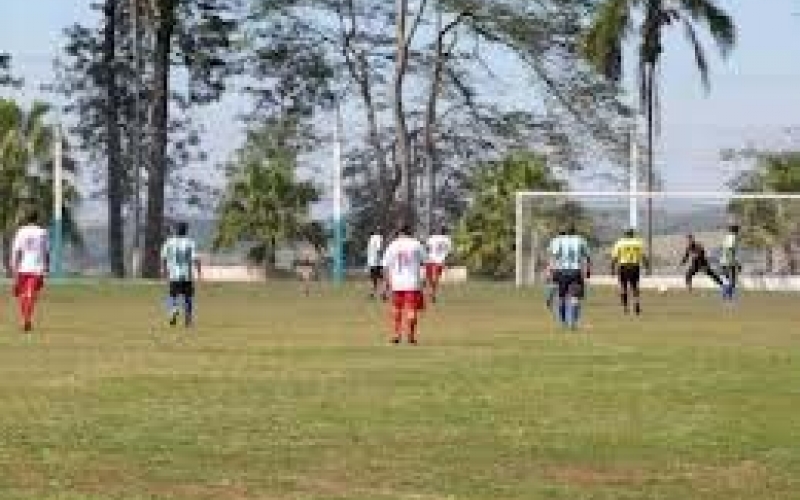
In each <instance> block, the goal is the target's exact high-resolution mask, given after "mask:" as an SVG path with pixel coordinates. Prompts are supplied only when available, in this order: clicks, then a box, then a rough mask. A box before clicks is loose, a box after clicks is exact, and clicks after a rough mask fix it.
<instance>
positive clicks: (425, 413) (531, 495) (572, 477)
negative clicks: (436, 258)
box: [0, 284, 800, 500]
mask: <svg viewBox="0 0 800 500" xmlns="http://www.w3.org/2000/svg"><path fill="white" fill-rule="evenodd" d="M542 302H543V300H542V298H541V294H540V293H538V292H536V291H526V292H517V291H514V290H512V289H510V288H508V287H501V286H490V285H485V286H470V287H467V288H449V289H446V290H445V291H444V294H443V300H442V301H441V303H439V304H436V305H435V306H434V307H431V308H430V309H429V311H428V312H427V313H426V315H425V318H424V321H423V323H422V331H421V336H420V339H421V342H422V345H421V346H419V347H412V346H407V345H403V346H392V345H388V343H387V339H388V337H387V335H386V331H387V328H386V327H387V320H388V315H387V311H386V309H385V306H384V305H382V304H379V303H374V302H370V301H368V300H366V298H365V292H364V290H363V289H362V288H356V287H355V286H352V287H348V288H346V289H343V290H338V291H336V290H333V289H328V288H320V289H318V290H315V292H314V295H313V296H312V297H310V298H305V297H303V296H302V294H301V293H300V289H299V287H297V286H295V285H293V284H280V285H271V286H214V285H206V286H203V287H201V289H200V298H199V307H198V309H199V311H198V312H199V317H198V324H197V327H196V328H195V329H194V330H192V331H190V332H186V331H184V330H183V329H181V328H177V329H174V330H172V329H170V328H168V327H166V326H165V318H164V310H163V292H162V291H161V290H160V289H157V288H154V287H147V286H127V287H115V286H111V285H103V286H76V287H66V286H63V287H54V288H52V289H51V290H49V291H48V293H47V296H46V298H45V300H44V303H43V308H42V311H41V312H42V313H41V315H40V325H39V329H38V330H37V332H36V333H35V335H34V336H33V337H32V338H31V339H30V340H26V339H25V338H24V336H23V335H21V334H19V333H18V332H17V331H16V328H15V327H13V325H12V322H11V318H9V315H10V312H11V310H10V306H9V308H7V309H6V311H5V312H4V314H3V317H2V318H0V319H2V321H3V325H2V331H1V332H0V432H1V433H2V434H1V437H2V439H1V440H0V498H2V499H4V500H13V499H37V500H56V499H59V500H78V499H81V500H83V499H86V500H95V499H97V500H99V499H104V500H105V499H122V500H142V499H162V498H163V499H215V500H217V499H219V500H225V499H234V500H243V499H298V500H299V499H330V500H334V499H338V500H344V499H351V500H356V499H358V500H367V499H369V500H383V499H415V500H438V499H470V500H472V499H475V500H478V499H481V500H485V499H519V500H536V499H570V500H576V499H608V500H612V499H613V500H620V499H647V500H653V499H670V500H672V499H675V500H680V499H719V500H722V499H725V500H737V499H741V500H745V499H747V500H753V499H796V498H799V497H800V380H799V379H800V354H798V352H799V351H798V349H800V347H799V345H800V300H799V298H798V297H797V296H794V295H788V294H787V295H748V296H745V297H744V298H743V299H742V300H741V302H740V304H739V307H738V308H737V309H735V310H726V309H724V308H723V307H722V305H721V303H720V300H719V298H718V297H717V296H716V295H695V296H694V297H693V298H690V297H689V296H688V295H686V294H685V293H683V292H674V293H671V294H667V295H664V296H657V295H652V296H647V297H646V299H645V302H644V307H645V316H644V317H642V318H641V319H638V320H637V319H635V318H626V317H622V316H621V315H620V312H619V310H618V307H617V306H616V303H615V299H614V297H613V296H612V295H611V293H610V292H609V293H606V292H594V293H593V295H592V296H591V297H590V300H589V306H588V309H587V311H586V318H585V321H586V327H585V329H584V331H583V332H581V333H578V334H566V333H563V332H561V331H559V330H558V329H556V328H555V327H554V326H553V324H552V322H551V320H550V318H549V316H548V315H547V314H546V313H545V311H544V306H543V303H542Z"/></svg>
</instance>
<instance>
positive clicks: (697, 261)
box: [681, 234, 725, 290]
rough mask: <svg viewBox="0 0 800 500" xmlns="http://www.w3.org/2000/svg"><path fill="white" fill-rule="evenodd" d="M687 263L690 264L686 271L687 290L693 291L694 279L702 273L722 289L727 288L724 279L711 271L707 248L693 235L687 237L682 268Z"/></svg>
mask: <svg viewBox="0 0 800 500" xmlns="http://www.w3.org/2000/svg"><path fill="white" fill-rule="evenodd" d="M687 263H688V264H689V268H688V269H687V270H686V288H688V289H689V290H691V289H692V279H693V278H694V277H695V275H696V274H697V273H701V272H702V273H704V274H705V275H706V276H708V277H709V278H711V279H712V280H713V281H714V283H716V284H717V285H719V286H720V287H724V286H725V285H724V283H723V282H722V278H720V277H719V275H718V274H717V273H715V272H714V270H713V269H711V265H710V264H709V263H708V256H707V255H706V249H705V247H703V244H702V243H700V242H699V241H697V240H696V239H695V238H694V235H692V234H690V235H688V236H686V252H685V253H684V254H683V259H682V260H681V265H682V266H685V265H686V264H687Z"/></svg>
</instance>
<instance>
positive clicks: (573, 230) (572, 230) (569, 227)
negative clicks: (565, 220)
mask: <svg viewBox="0 0 800 500" xmlns="http://www.w3.org/2000/svg"><path fill="white" fill-rule="evenodd" d="M567 234H578V228H577V227H575V223H574V222H570V223H569V224H567Z"/></svg>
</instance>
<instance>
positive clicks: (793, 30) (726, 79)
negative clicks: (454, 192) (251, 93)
mask: <svg viewBox="0 0 800 500" xmlns="http://www.w3.org/2000/svg"><path fill="white" fill-rule="evenodd" d="M90 3H91V2H90V0H0V50H2V51H7V52H10V53H11V54H12V56H13V58H14V63H13V66H14V70H15V73H16V74H18V75H21V76H23V77H24V78H25V80H26V82H27V88H26V89H24V90H23V91H22V96H23V97H28V98H30V97H33V96H35V95H37V92H36V87H37V86H38V85H39V84H41V83H44V82H47V81H48V80H49V79H51V74H52V71H51V67H52V66H51V61H52V59H53V58H54V57H55V55H56V54H57V52H58V51H59V49H60V47H61V45H62V44H63V37H62V31H63V28H64V27H65V26H67V25H69V24H72V23H74V22H76V21H79V20H81V19H86V18H87V16H90V15H91V13H90V11H89V4H90ZM718 3H719V5H720V6H722V7H723V8H726V9H728V10H729V11H730V12H731V13H732V14H733V16H734V18H735V19H736V21H737V23H738V26H739V43H738V46H737V48H736V50H735V51H734V52H733V53H732V55H731V57H730V58H729V60H728V61H725V62H723V61H721V60H720V59H719V58H717V57H712V58H711V61H712V67H711V71H712V89H711V93H710V94H709V95H708V96H706V95H705V94H704V92H703V91H702V88H701V86H700V84H699V80H698V78H697V72H696V70H695V68H694V66H693V64H694V60H693V55H692V53H691V51H690V49H689V47H688V45H687V44H686V43H685V42H684V41H683V32H682V30H680V29H676V30H675V32H674V33H671V34H670V35H669V37H670V38H669V40H668V41H667V50H666V53H665V57H664V65H663V78H662V108H663V119H662V135H661V145H660V154H659V165H660V170H661V171H662V172H663V174H662V175H663V176H664V178H665V180H666V183H667V188H668V189H688V190H697V189H718V188H720V187H721V186H722V185H723V184H724V182H725V179H726V178H727V177H729V175H730V173H729V172H726V171H725V170H724V168H725V167H724V165H722V164H721V163H720V162H719V160H718V158H719V151H720V150H721V149H723V148H727V147H742V146H745V145H757V146H766V147H781V146H784V147H785V145H786V143H787V135H786V133H785V132H784V130H785V129H786V128H787V127H791V126H797V125H800V0H718ZM17 95H19V94H17ZM229 101H230V102H228V103H227V106H226V107H227V108H228V109H230V107H234V108H235V107H236V106H237V104H238V105H239V107H241V106H242V103H241V102H236V101H235V100H229ZM215 119H218V117H216V116H215ZM226 126H227V127H228V130H229V132H228V133H219V130H220V123H219V122H218V121H215V123H214V129H215V134H213V137H211V138H210V146H211V148H212V150H213V151H212V154H213V156H214V157H215V158H217V159H220V158H224V157H225V156H226V155H227V153H228V152H229V151H230V149H231V147H232V146H236V140H237V139H238V138H239V136H240V135H239V132H238V128H239V127H238V125H236V124H234V123H230V124H222V130H225V127H226Z"/></svg>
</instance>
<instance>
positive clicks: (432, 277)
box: [425, 262, 444, 283]
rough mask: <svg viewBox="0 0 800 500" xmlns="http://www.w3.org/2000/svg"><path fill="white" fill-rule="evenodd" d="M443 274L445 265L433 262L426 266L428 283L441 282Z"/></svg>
mask: <svg viewBox="0 0 800 500" xmlns="http://www.w3.org/2000/svg"><path fill="white" fill-rule="evenodd" d="M443 272H444V264H435V263H433V262H428V263H427V264H425V277H426V278H427V279H428V283H431V282H433V281H439V278H441V277H442V273H443Z"/></svg>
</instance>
